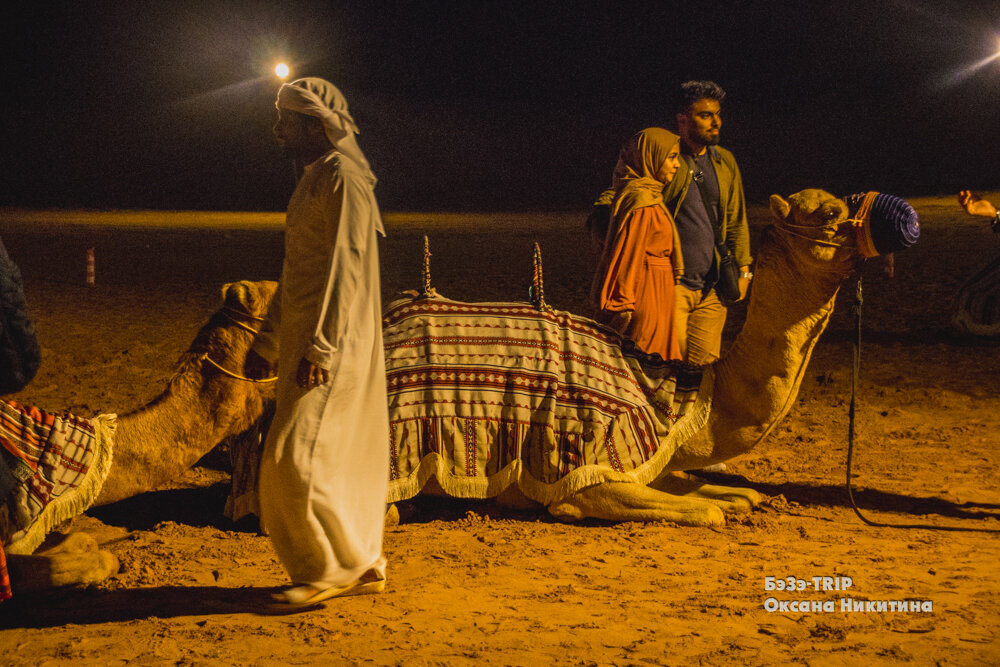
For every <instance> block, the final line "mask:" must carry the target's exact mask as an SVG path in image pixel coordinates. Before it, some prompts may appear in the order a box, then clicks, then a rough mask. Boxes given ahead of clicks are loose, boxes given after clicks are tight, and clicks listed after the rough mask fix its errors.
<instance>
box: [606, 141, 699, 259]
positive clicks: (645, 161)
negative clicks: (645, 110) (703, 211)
mask: <svg viewBox="0 0 1000 667" xmlns="http://www.w3.org/2000/svg"><path fill="white" fill-rule="evenodd" d="M679 141H680V137H678V136H677V135H676V134H674V133H673V132H670V131H669V130H665V129H663V128H662V127H647V128H646V129H645V130H642V131H641V132H638V133H636V134H635V135H633V136H632V137H631V138H630V139H629V140H628V141H626V142H625V145H623V146H622V149H621V152H620V153H619V154H618V164H616V165H615V172H614V176H613V180H612V185H613V186H614V190H615V197H614V199H613V200H612V202H611V224H610V225H609V226H608V236H607V237H606V238H605V240H604V245H605V247H609V245H610V243H611V242H612V241H613V240H614V238H615V236H616V235H617V234H618V230H619V229H620V228H621V225H623V224H624V223H625V221H626V220H628V217H629V215H630V214H631V213H632V211H634V210H635V209H637V208H643V207H645V206H657V205H659V206H661V207H663V210H664V211H667V209H666V204H665V203H664V201H663V188H664V187H665V186H666V183H663V182H662V181H658V180H656V176H655V174H656V172H658V171H659V170H660V167H661V166H662V165H663V163H664V162H666V160H667V156H668V155H669V154H670V152H671V151H672V150H673V149H674V147H675V146H677V144H678V142H679ZM667 217H668V218H671V224H672V223H673V218H672V217H671V216H670V212H669V211H667ZM672 226H673V225H672ZM680 250H681V244H680V238H678V236H677V228H676V227H674V252H673V256H672V258H673V265H674V275H675V276H678V277H680V276H682V275H684V261H683V259H682V256H681V252H680Z"/></svg>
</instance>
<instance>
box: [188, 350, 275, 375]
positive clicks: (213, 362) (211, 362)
mask: <svg viewBox="0 0 1000 667" xmlns="http://www.w3.org/2000/svg"><path fill="white" fill-rule="evenodd" d="M201 358H202V359H203V360H205V361H207V362H208V363H210V364H212V365H213V366H215V367H216V368H218V369H219V370H220V371H222V372H223V373H224V374H225V375H228V376H229V377H231V378H236V379H237V380H243V381H244V382H258V383H263V382H274V381H275V380H277V379H278V376H277V375H275V376H274V377H269V378H261V379H259V380H258V379H255V378H248V377H246V376H245V375H240V374H239V373H234V372H232V371H229V370H226V369H225V368H223V367H222V366H220V365H219V364H218V362H216V361H215V360H214V359H212V358H211V357H210V356H208V352H206V353H205V354H203V355H201Z"/></svg>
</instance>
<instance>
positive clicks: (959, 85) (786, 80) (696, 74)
mask: <svg viewBox="0 0 1000 667" xmlns="http://www.w3.org/2000/svg"><path fill="white" fill-rule="evenodd" d="M805 4H808V5H809V6H802V5H805ZM812 5H817V6H812ZM718 6H719V8H720V9H719V10H718V11H717V12H716V13H714V14H712V13H707V12H706V10H704V9H700V8H694V9H693V8H691V5H690V4H689V3H673V2H631V3H630V2H624V3H598V2H581V3H575V4H573V5H572V6H570V7H568V6H566V5H565V3H557V2H544V1H540V2H534V3H530V4H528V3H482V4H479V3H468V4H465V3H462V4H452V3H421V4H415V3H372V4H366V5H364V6H363V7H356V6H352V5H350V4H349V3H344V4H339V3H281V4H280V5H277V4H271V3H265V2H252V3H232V2H218V1H208V2H184V1H181V2H170V3H160V2H150V3H113V2H105V1H98V2H88V3H62V2H56V3H44V4H42V5H39V6H32V7H31V8H27V9H25V8H18V9H17V11H16V12H15V10H13V9H11V8H9V7H8V8H7V9H4V10H3V27H2V28H0V30H2V33H3V40H2V43H3V44H4V47H5V51H6V55H7V58H6V60H7V63H8V68H7V70H6V72H5V74H4V79H5V81H6V83H7V86H6V88H7V94H6V95H5V97H4V101H3V110H4V117H5V122H4V124H3V129H2V138H3V145H4V151H3V153H2V154H0V155H2V157H0V169H2V173H0V177H2V179H3V182H4V184H5V187H4V189H3V195H2V197H0V206H5V207H12V206H24V207H33V208H92V209H153V210H156V209H194V210H198V209H204V210H283V209H284V207H285V204H286V203H287V199H288V195H289V194H290V192H291V188H292V186H293V178H292V172H291V167H290V165H289V164H288V163H286V162H285V161H284V160H283V159H282V157H281V155H280V152H279V151H278V148H277V146H276V145H275V144H274V142H273V139H272V137H271V134H270V126H271V124H272V122H273V116H274V107H273V100H274V93H275V91H276V89H277V86H278V81H277V80H276V79H274V78H273V77H271V76H269V74H268V70H269V68H270V66H271V65H272V64H273V63H274V62H276V61H277V60H279V59H287V60H288V61H290V63H291V65H292V68H293V74H292V76H293V78H294V77H298V76H322V77H324V78H327V79H329V80H331V81H333V82H334V83H335V84H337V85H338V86H339V87H340V88H341V89H342V90H343V91H344V93H345V95H346V96H347V99H348V100H349V102H350V105H351V111H352V113H353V114H354V116H355V119H356V120H357V122H358V125H359V126H360V128H361V135H360V137H359V142H360V143H361V146H362V148H363V149H364V150H365V152H366V154H367V156H368V158H369V160H370V162H371V163H372V165H373V168H374V170H375V172H376V174H377V175H378V176H379V179H380V182H379V185H378V188H377V195H378V197H379V200H380V203H381V205H382V207H383V208H384V209H385V210H387V211H463V210H468V211H472V210H476V211H519V210H538V211H552V210H585V209H586V208H587V207H588V206H589V204H590V202H591V201H592V200H593V198H594V197H595V196H596V195H597V194H598V193H599V192H600V191H601V190H602V189H603V188H604V187H606V186H607V185H608V184H609V182H610V174H611V169H612V168H613V166H614V161H615V158H616V156H617V150H618V147H619V146H620V145H621V143H622V142H623V141H624V140H625V139H626V138H627V137H628V136H629V135H631V134H632V133H634V132H635V131H637V130H639V129H642V128H643V127H647V126H652V125H662V126H665V127H672V126H673V122H672V120H671V119H672V116H673V114H672V113H671V112H670V111H669V110H670V108H671V105H672V102H673V101H672V99H671V97H672V95H671V94H672V91H673V89H674V88H675V87H676V85H677V84H678V83H680V82H681V81H684V80H688V79H702V78H706V79H713V80H715V81H717V82H718V83H719V84H721V85H722V86H723V88H725V89H726V92H727V97H726V100H725V101H724V103H723V116H724V125H723V128H722V145H724V146H725V147H727V148H729V149H730V150H732V151H733V152H734V153H735V154H736V157H737V159H738V161H739V163H740V168H741V170H742V172H743V178H744V183H745V186H746V190H747V195H748V198H749V199H750V200H752V201H762V200H764V199H766V197H767V196H768V195H769V194H771V193H773V192H778V193H782V194H787V193H790V192H794V191H796V190H799V189H802V188H804V187H823V188H825V189H828V190H830V191H832V192H834V193H835V194H848V193H850V192H856V191H859V190H867V189H875V190H880V191H886V192H894V193H897V194H902V195H918V194H926V195H935V194H946V193H953V192H955V191H957V190H958V189H961V188H967V187H968V188H973V189H990V190H992V189H997V188H998V187H1000V150H998V149H997V148H996V147H997V146H998V145H1000V123H998V122H997V116H998V113H1000V60H993V61H990V62H985V63H983V64H981V66H979V67H978V68H976V67H974V64H975V63H977V62H982V61H985V60H986V59H987V58H988V57H989V56H990V55H992V54H993V53H995V52H996V51H997V50H1000V5H998V4H997V3H986V2H959V3H951V4H950V5H949V6H948V7H947V8H942V7H939V6H938V5H936V4H931V3H929V2H915V1H913V2H906V1H903V0H896V1H893V0H889V1H885V0H882V1H876V2H856V1H853V0H849V1H847V2H841V3H829V4H825V3H824V4H821V5H819V4H817V3H793V2H772V3H767V4H766V5H763V4H762V3H749V2H731V3H720V4H719V5H718ZM25 12H28V13H25Z"/></svg>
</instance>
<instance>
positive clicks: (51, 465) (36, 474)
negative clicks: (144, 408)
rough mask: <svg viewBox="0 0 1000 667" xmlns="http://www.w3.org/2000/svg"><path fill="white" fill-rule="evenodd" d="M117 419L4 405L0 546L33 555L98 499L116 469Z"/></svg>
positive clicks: (0, 411) (0, 416) (0, 404)
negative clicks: (113, 466) (55, 530)
mask: <svg viewBox="0 0 1000 667" xmlns="http://www.w3.org/2000/svg"><path fill="white" fill-rule="evenodd" d="M115 420H116V417H115V415H101V416H99V417H97V418H95V419H84V418H82V417H76V416H73V415H71V414H69V413H62V414H52V413H49V412H44V411H42V410H39V409H38V408H33V407H26V406H23V405H21V404H19V403H15V402H14V401H0V544H2V545H3V548H4V549H5V550H6V551H7V553H11V554H30V553H31V552H33V551H34V550H35V548H36V547H38V545H39V544H41V542H42V540H43V539H44V538H45V536H46V534H48V533H49V532H50V531H51V530H52V529H53V528H55V527H56V526H58V525H59V524H60V523H62V522H63V521H66V520H67V519H71V518H72V517H74V516H76V515H78V514H80V513H81V512H83V511H84V510H86V509H87V508H88V507H90V505H92V504H93V502H94V501H95V500H97V496H98V494H99V493H100V491H101V486H102V485H103V484H104V480H105V478H106V477H107V475H108V471H109V470H110V469H111V457H112V439H113V437H114V431H115Z"/></svg>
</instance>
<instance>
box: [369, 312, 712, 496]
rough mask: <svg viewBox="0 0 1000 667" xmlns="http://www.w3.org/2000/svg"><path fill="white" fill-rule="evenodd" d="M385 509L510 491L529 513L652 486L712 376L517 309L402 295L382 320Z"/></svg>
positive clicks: (575, 319) (701, 418)
mask: <svg viewBox="0 0 1000 667" xmlns="http://www.w3.org/2000/svg"><path fill="white" fill-rule="evenodd" d="M383 336H384V339H385V353H386V373H387V382H388V389H389V423H390V442H389V453H390V461H391V464H390V483H389V497H388V501H389V502H395V501H398V500H404V499H406V498H410V497H413V496H414V495H416V494H417V492H418V491H419V490H420V488H421V487H422V486H423V485H424V483H425V482H426V481H427V480H428V479H429V478H430V476H431V475H434V476H435V477H436V478H437V480H438V482H439V483H440V484H441V487H442V488H443V489H444V490H445V492H447V493H448V494H449V495H451V496H456V497H466V498H489V497H494V496H496V495H497V494H499V493H500V492H501V491H503V490H504V489H505V488H507V487H508V486H510V485H512V484H513V485H516V486H517V487H518V488H519V489H520V490H521V491H522V492H523V493H524V494H525V495H526V496H527V497H528V498H531V499H532V500H535V501H536V502H540V503H543V504H549V503H551V502H553V501H556V500H559V499H561V498H564V497H566V496H567V495H570V494H572V493H574V492H576V491H578V490H580V489H582V488H585V487H587V486H591V485H593V484H597V483H600V482H607V481H633V482H638V483H640V484H646V483H648V482H650V481H652V480H653V479H654V478H655V477H656V476H657V475H658V474H659V473H660V472H661V471H662V470H663V469H664V467H665V465H666V464H667V462H668V461H669V460H670V458H671V457H672V456H673V453H674V451H675V449H676V447H677V443H678V442H680V441H681V440H682V439H684V438H686V437H688V436H690V435H691V434H692V433H694V432H695V431H696V430H697V429H699V428H700V427H701V426H702V425H704V423H705V421H706V420H707V417H708V411H709V400H708V398H707V397H709V396H711V386H712V385H711V383H712V375H711V372H710V371H705V372H704V377H703V373H702V371H701V370H700V369H692V368H690V367H686V366H683V365H679V364H676V363H665V362H663V361H661V360H660V359H659V357H655V358H652V359H650V358H649V357H646V356H645V355H642V353H639V352H631V353H629V352H625V353H623V352H622V349H621V339H620V338H619V336H618V334H617V333H615V332H614V331H612V330H610V329H607V328H605V327H602V326H600V325H598V324H596V323H595V322H593V321H592V320H589V319H587V318H584V317H580V316H577V315H573V314H571V313H568V312H564V311H552V310H549V311H539V310H537V309H536V308H535V307H534V306H532V305H530V304H519V303H462V302H457V301H450V300H448V299H444V298H430V299H417V300H414V299H410V298H406V299H403V300H400V301H396V302H394V303H392V304H390V305H389V307H388V308H387V309H386V313H385V316H384V319H383Z"/></svg>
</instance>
